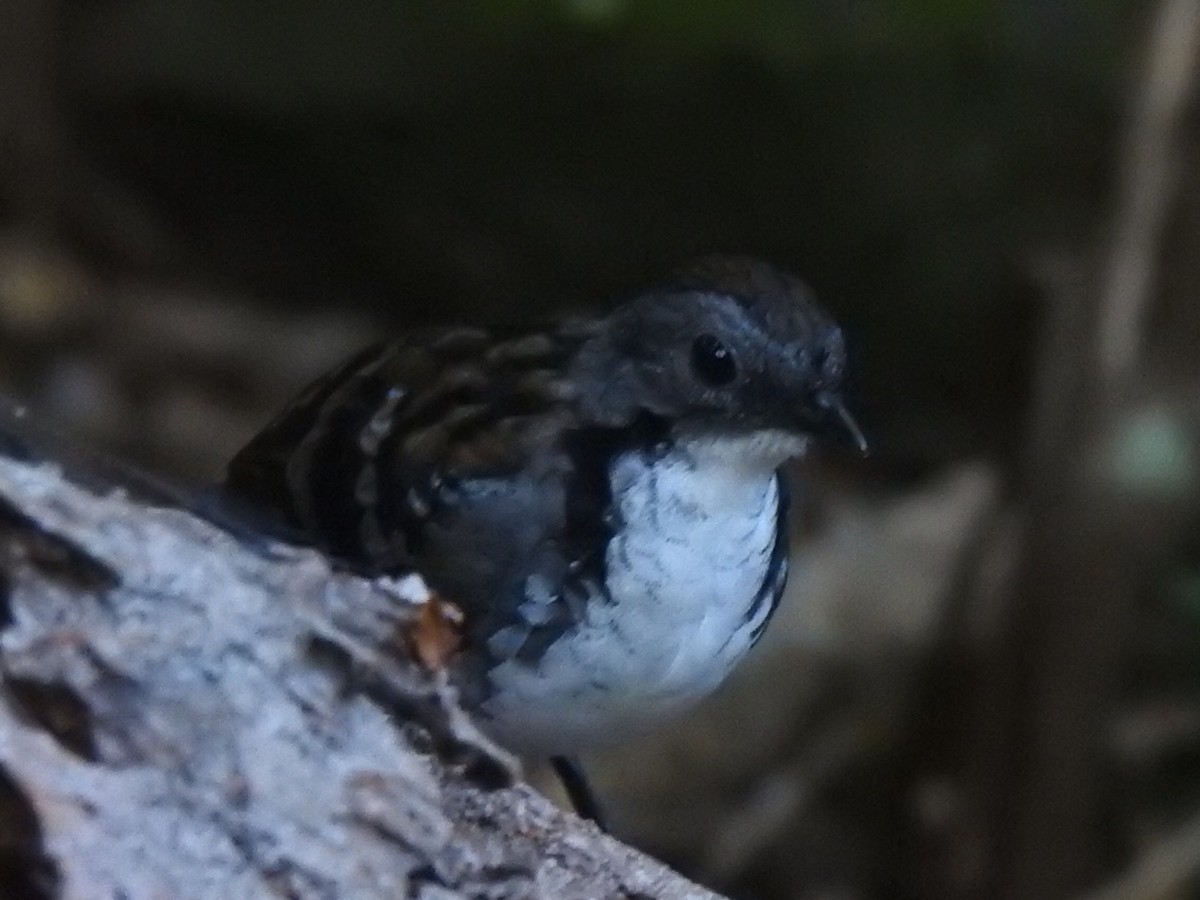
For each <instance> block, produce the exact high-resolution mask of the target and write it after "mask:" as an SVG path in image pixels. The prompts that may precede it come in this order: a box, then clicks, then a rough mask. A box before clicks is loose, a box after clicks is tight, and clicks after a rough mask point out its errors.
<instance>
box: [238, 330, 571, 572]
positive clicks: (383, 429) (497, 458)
mask: <svg viewBox="0 0 1200 900" xmlns="http://www.w3.org/2000/svg"><path fill="white" fill-rule="evenodd" d="M572 350H573V347H572V346H571V344H570V343H566V344H564V342H563V341H561V340H552V339H551V338H550V337H549V336H547V335H543V334H535V335H528V336H524V337H520V338H516V339H513V340H508V341H504V342H496V341H494V339H493V338H492V337H491V336H490V335H489V334H488V333H487V332H485V331H481V330H477V329H441V330H436V331H423V332H416V333H414V334H413V335H411V336H409V337H408V338H406V339H404V340H401V341H398V342H396V343H392V344H388V345H384V346H377V347H373V348H370V349H368V350H365V351H363V352H362V353H360V354H358V355H357V356H355V357H354V358H352V359H351V360H349V361H348V362H347V363H346V364H344V365H343V366H342V367H340V368H339V369H336V370H335V371H333V372H331V373H330V374H328V375H326V376H324V377H322V378H320V379H318V380H317V381H316V382H314V383H313V384H312V385H310V386H309V387H308V388H307V389H306V390H304V391H303V392H302V393H301V394H300V395H299V396H298V397H297V398H296V399H295V400H294V401H293V402H292V403H291V404H290V405H289V406H288V407H287V408H286V409H285V410H284V411H283V413H282V414H281V415H280V416H278V417H277V418H276V419H275V420H274V421H273V422H271V423H270V424H269V425H268V426H267V427H266V428H264V429H263V431H262V432H260V433H259V434H258V435H257V436H256V437H255V438H254V439H253V440H252V441H251V442H250V443H249V444H248V445H247V446H246V447H245V448H243V449H242V450H241V451H240V452H239V453H238V454H237V456H235V457H234V459H233V460H232V462H231V463H230V465H229V468H228V471H227V475H226V480H225V484H224V489H225V490H226V491H227V492H228V493H229V494H231V495H233V496H234V497H237V498H240V499H242V500H243V501H245V502H248V503H249V504H251V505H252V506H254V507H256V508H258V509H259V510H263V511H266V512H268V513H270V514H271V515H272V517H273V518H274V519H275V520H276V521H277V522H278V523H279V525H280V526H282V527H284V528H286V529H287V530H288V531H290V532H292V533H293V534H296V535H298V536H299V537H300V538H301V539H303V540H306V541H309V542H311V543H313V544H314V545H316V546H319V547H321V548H323V549H325V550H326V551H327V552H329V553H331V554H333V555H335V556H337V557H340V558H342V559H345V560H347V561H350V562H352V563H355V564H358V565H359V566H362V567H365V568H368V569H370V570H374V571H388V570H392V569H396V568H403V567H407V566H409V565H412V564H413V562H414V560H415V556H416V553H417V550H418V548H419V545H420V543H421V537H422V531H423V529H424V528H425V527H427V523H428V522H429V521H430V520H431V519H436V517H437V514H438V510H439V507H440V506H441V504H442V502H443V499H444V497H445V496H446V495H447V493H448V492H449V493H453V491H455V490H456V489H457V488H458V487H459V486H460V485H462V484H466V483H478V482H479V481H481V480H484V481H486V480H487V479H490V478H495V477H499V476H505V475H508V474H510V473H512V472H516V471H519V470H525V469H528V468H529V467H530V466H531V465H532V466H535V467H536V465H537V464H538V455H539V454H545V453H546V452H547V448H550V447H553V446H554V445H555V443H556V441H555V440H554V438H555V432H561V431H562V429H563V428H564V427H566V426H567V425H568V424H569V422H570V419H571V416H572V413H571V406H570V403H569V400H570V394H569V391H568V389H567V386H566V385H565V384H564V382H563V381H562V379H561V378H560V377H559V372H561V369H562V362H563V359H564V355H565V354H566V353H569V352H571V351H572Z"/></svg>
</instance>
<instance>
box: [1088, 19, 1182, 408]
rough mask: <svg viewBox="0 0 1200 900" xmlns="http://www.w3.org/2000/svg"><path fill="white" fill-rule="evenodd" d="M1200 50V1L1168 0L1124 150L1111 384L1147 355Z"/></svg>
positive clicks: (1102, 342) (1108, 332) (1111, 272)
mask: <svg viewBox="0 0 1200 900" xmlns="http://www.w3.org/2000/svg"><path fill="white" fill-rule="evenodd" d="M1198 51H1200V0H1164V2H1163V3H1162V4H1161V5H1160V6H1159V8H1158V13H1157V17H1156V20H1155V22H1154V27H1153V30H1152V32H1151V35H1150V46H1149V52H1148V54H1147V67H1146V74H1145V77H1144V78H1143V79H1142V81H1141V87H1140V90H1139V95H1138V97H1137V99H1136V100H1135V102H1134V104H1133V108H1132V110H1131V115H1132V122H1131V123H1130V127H1129V129H1128V131H1127V133H1126V139H1125V146H1124V149H1123V150H1122V154H1121V168H1122V176H1121V179H1120V184H1119V187H1118V191H1119V195H1118V201H1117V215H1116V228H1115V231H1114V234H1113V243H1112V249H1111V252H1110V254H1109V260H1108V271H1107V272H1106V274H1105V279H1104V282H1103V288H1102V294H1101V297H1100V309H1099V312H1100V321H1099V335H1098V339H1099V340H1098V347H1097V353H1098V359H1097V364H1098V366H1099V369H1100V373H1101V376H1102V378H1103V381H1104V383H1105V384H1106V385H1108V386H1110V387H1112V386H1116V385H1119V384H1121V383H1123V382H1124V380H1125V379H1126V377H1127V376H1128V375H1129V374H1130V373H1131V372H1132V371H1133V369H1134V366H1135V365H1136V363H1137V359H1138V356H1139V354H1140V352H1141V346H1142V333H1143V331H1144V328H1145V319H1146V311H1147V309H1148V307H1149V304H1150V298H1151V294H1152V292H1153V290H1154V287H1155V285H1154V281H1155V274H1156V269H1157V266H1156V261H1157V257H1158V252H1159V248H1160V237H1161V234H1162V230H1163V225H1164V223H1165V222H1166V219H1167V215H1168V213H1169V212H1170V205H1171V204H1170V199H1171V196H1172V193H1173V191H1174V187H1175V181H1176V176H1177V175H1178V171H1179V152H1178V146H1177V141H1176V140H1174V137H1175V134H1176V132H1177V129H1178V127H1179V123H1180V121H1181V119H1182V117H1183V113H1184V111H1185V106H1186V103H1187V100H1188V97H1189V95H1190V93H1191V88H1192V84H1193V82H1194V80H1195V74H1196V57H1197V52H1198Z"/></svg>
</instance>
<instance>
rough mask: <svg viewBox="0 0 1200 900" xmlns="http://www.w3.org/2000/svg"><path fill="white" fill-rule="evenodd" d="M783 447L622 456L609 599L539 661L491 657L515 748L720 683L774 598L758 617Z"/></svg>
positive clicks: (665, 710)
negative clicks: (761, 451) (619, 524)
mask: <svg viewBox="0 0 1200 900" xmlns="http://www.w3.org/2000/svg"><path fill="white" fill-rule="evenodd" d="M788 447H789V448H790V449H791V450H792V451H794V450H795V446H794V445H788ZM751 449H752V450H753V449H758V446H757V445H755V447H753V448H751ZM786 455H791V454H790V453H782V452H781V451H778V450H777V451H776V452H772V453H766V454H756V453H753V452H751V453H749V454H747V453H746V446H745V444H744V442H743V443H742V444H739V445H738V446H734V447H730V446H726V445H716V444H706V445H704V446H702V447H699V448H696V447H693V448H691V449H690V450H681V449H676V450H674V451H672V452H670V453H669V454H667V455H665V456H662V457H657V458H655V457H651V456H648V455H643V454H640V453H630V454H626V455H624V456H621V457H618V458H617V459H616V460H615V462H614V464H613V466H612V468H611V470H610V480H611V486H612V493H613V497H614V498H615V499H616V501H617V506H618V510H619V515H620V519H621V521H622V522H623V523H625V524H624V527H622V528H621V529H620V530H619V531H618V533H617V535H616V536H615V537H614V538H613V539H612V541H611V542H610V543H609V547H608V553H607V558H606V565H607V574H608V587H609V592H610V594H611V596H612V602H611V603H604V602H602V601H598V600H597V601H593V602H592V603H590V604H589V607H588V611H587V615H586V619H585V621H584V622H583V624H582V625H580V626H579V628H578V629H576V630H575V631H572V632H568V633H567V634H565V635H564V636H563V637H562V638H560V639H559V640H558V641H557V642H556V643H554V644H552V645H551V646H550V647H549V648H548V649H547V650H546V652H545V654H544V655H543V657H542V658H541V660H539V661H538V663H537V664H535V665H531V664H527V663H522V662H519V661H516V660H511V661H508V662H505V663H502V664H501V665H499V666H498V667H497V668H496V669H495V670H493V673H492V683H493V686H494V694H493V696H492V697H491V698H490V699H489V700H488V701H487V703H486V704H485V705H484V710H485V712H486V713H488V714H489V716H490V718H491V722H490V726H489V728H490V730H491V731H493V732H494V734H495V736H496V737H497V738H498V739H499V740H500V741H501V742H502V743H505V744H507V745H508V746H510V747H511V748H513V749H514V750H516V751H518V752H526V753H531V754H532V753H537V754H541V755H550V754H556V753H569V752H573V751H575V750H577V749H580V748H583V747H586V746H589V745H592V744H595V743H598V742H600V741H603V740H605V739H608V740H620V739H622V738H623V737H626V736H628V734H629V733H630V732H635V731H638V730H641V729H643V728H645V727H647V726H649V725H652V724H654V723H655V722H657V721H659V720H661V719H662V718H663V717H664V716H666V715H669V714H671V713H674V712H677V711H679V710H680V709H683V708H686V707H687V706H690V705H691V704H692V703H694V702H695V701H696V700H698V699H700V698H701V697H703V696H705V695H706V694H708V693H709V692H711V691H712V690H713V689H714V688H716V687H717V685H719V684H720V683H721V682H722V681H723V680H724V679H725V677H726V675H728V674H729V672H730V670H731V669H732V668H733V667H734V666H735V665H736V664H737V663H738V661H740V660H741V658H742V656H743V655H745V653H746V651H747V650H749V648H750V643H751V639H752V635H753V634H754V631H755V629H756V627H757V626H759V625H760V624H761V623H762V620H763V619H764V618H765V617H766V616H767V615H768V614H769V612H770V601H769V600H767V601H765V602H763V603H762V604H760V608H759V609H758V610H756V611H755V615H754V616H753V618H752V619H751V620H749V621H748V620H747V616H748V613H749V611H750V608H751V605H752V603H753V602H754V599H755V597H756V595H757V593H758V591H759V589H760V588H761V586H762V584H763V581H764V579H765V578H766V575H767V571H768V567H769V565H770V560H771V554H772V551H773V550H774V546H775V538H776V521H775V520H776V512H777V510H778V505H779V494H778V484H777V482H776V478H775V466H776V465H778V463H779V462H780V461H781V460H782V458H783V457H784V456H786Z"/></svg>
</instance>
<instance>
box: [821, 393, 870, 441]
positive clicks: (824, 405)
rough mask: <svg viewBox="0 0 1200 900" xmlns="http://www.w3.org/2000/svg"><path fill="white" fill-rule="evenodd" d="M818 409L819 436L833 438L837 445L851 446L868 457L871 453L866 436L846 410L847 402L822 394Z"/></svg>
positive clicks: (837, 397) (833, 395)
mask: <svg viewBox="0 0 1200 900" xmlns="http://www.w3.org/2000/svg"><path fill="white" fill-rule="evenodd" d="M816 404H817V409H818V410H820V414H819V417H818V423H817V434H818V436H820V437H830V438H833V439H834V440H835V441H836V442H837V443H842V444H849V445H850V446H851V447H853V448H854V449H855V450H856V451H858V453H859V455H861V456H866V455H867V453H868V452H869V451H870V447H869V446H868V444H867V438H866V435H864V434H863V432H862V429H861V428H859V427H858V423H857V422H856V421H854V417H853V416H852V415H850V410H848V409H846V404H845V401H843V400H842V398H841V397H839V396H838V395H836V394H832V393H827V392H822V393H820V394H817V397H816Z"/></svg>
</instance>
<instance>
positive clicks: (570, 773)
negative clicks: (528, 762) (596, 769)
mask: <svg viewBox="0 0 1200 900" xmlns="http://www.w3.org/2000/svg"><path fill="white" fill-rule="evenodd" d="M550 765H551V766H552V767H553V768H554V774H556V775H557V776H558V780H559V781H561V782H562V786H563V789H564V790H566V792H567V798H568V799H569V800H570V801H571V805H572V806H573V807H575V812H576V813H578V814H579V815H580V816H581V817H583V818H585V819H590V820H591V821H593V822H595V823H596V826H597V827H598V828H599V829H600V830H601V831H605V832H607V831H608V823H607V822H606V821H605V817H604V810H602V809H601V808H600V801H599V800H597V799H596V794H595V792H594V791H593V790H592V786H591V785H590V784H588V779H587V775H586V774H585V773H584V771H583V766H582V765H580V763H579V760H578V759H576V758H575V757H574V756H552V757H550Z"/></svg>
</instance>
